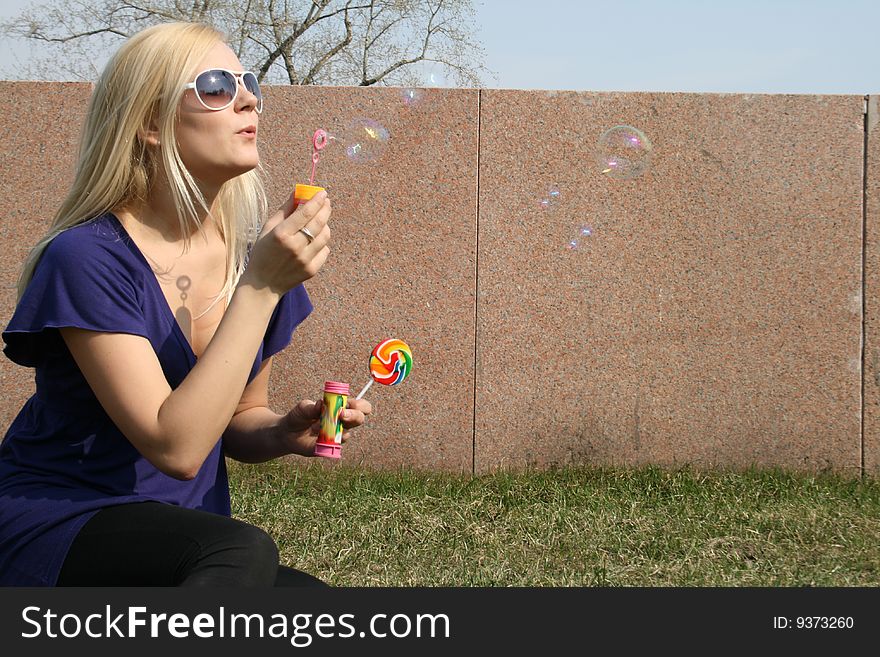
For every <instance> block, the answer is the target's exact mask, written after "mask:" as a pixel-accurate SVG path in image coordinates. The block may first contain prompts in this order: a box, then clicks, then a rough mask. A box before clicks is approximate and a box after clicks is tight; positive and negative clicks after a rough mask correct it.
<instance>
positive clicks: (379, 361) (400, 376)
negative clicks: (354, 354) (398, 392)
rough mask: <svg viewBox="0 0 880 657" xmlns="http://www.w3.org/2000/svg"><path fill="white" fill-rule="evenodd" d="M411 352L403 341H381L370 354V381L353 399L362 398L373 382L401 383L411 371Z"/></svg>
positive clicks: (384, 383) (385, 383)
mask: <svg viewBox="0 0 880 657" xmlns="http://www.w3.org/2000/svg"><path fill="white" fill-rule="evenodd" d="M412 363H413V359H412V351H411V350H410V348H409V345H408V344H407V343H406V342H404V341H403V340H397V339H395V338H389V339H388V340H383V341H382V342H380V343H379V344H377V345H376V346H375V347H374V348H373V353H372V354H370V377H371V378H370V380H369V381H368V382H367V385H365V386H364V388H363V390H361V391H360V392H359V393H358V396H357V397H355V399H360V398H361V397H363V396H364V395H365V394H366V393H367V390H369V389H370V386H371V385H373V381H378V382H379V383H381V384H382V385H386V386H396V385H397V384H398V383H402V382H403V380H404V379H405V378H406V377H407V376H409V373H410V372H411V371H412Z"/></svg>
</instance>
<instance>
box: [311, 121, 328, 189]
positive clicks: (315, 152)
mask: <svg viewBox="0 0 880 657" xmlns="http://www.w3.org/2000/svg"><path fill="white" fill-rule="evenodd" d="M328 139H329V137H328V135H327V131H326V130H323V129H321V128H318V129H317V130H315V134H314V135H312V174H311V175H310V176H309V184H310V185H314V184H315V170H316V169H317V168H318V159H319V158H320V155H319V151H321V150H323V149H324V147H325V146H326V145H327V141H328Z"/></svg>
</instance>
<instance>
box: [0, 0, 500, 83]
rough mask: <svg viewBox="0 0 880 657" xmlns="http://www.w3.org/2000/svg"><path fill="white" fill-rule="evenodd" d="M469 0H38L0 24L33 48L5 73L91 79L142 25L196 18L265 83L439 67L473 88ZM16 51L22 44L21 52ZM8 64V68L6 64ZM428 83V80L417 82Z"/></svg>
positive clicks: (402, 77)
mask: <svg viewBox="0 0 880 657" xmlns="http://www.w3.org/2000/svg"><path fill="white" fill-rule="evenodd" d="M472 5H473V0H370V1H368V0H44V4H42V5H40V6H38V7H35V8H31V9H28V10H25V11H23V12H21V13H20V14H19V15H17V16H16V17H14V18H12V19H10V20H7V21H5V22H2V23H0V39H6V40H9V41H12V40H16V41H19V42H22V43H23V44H27V45H29V46H30V50H31V51H32V52H34V53H36V55H37V57H33V58H32V59H31V61H30V62H29V63H28V66H25V67H22V66H20V65H19V64H18V63H13V64H12V66H9V64H8V63H6V64H4V65H2V66H0V70H2V71H3V72H4V73H7V74H8V73H13V74H14V75H16V76H18V77H21V76H22V75H24V76H35V75H40V76H44V77H46V79H71V77H72V78H74V79H93V78H94V76H95V75H96V74H97V69H98V68H99V64H101V63H102V60H105V59H106V58H107V57H108V56H109V54H110V53H111V52H112V51H113V50H115V49H116V48H117V47H118V46H119V44H120V43H121V41H122V40H123V39H125V38H128V37H129V36H131V35H132V34H134V33H136V32H138V31H140V30H142V29H143V28H145V27H147V26H150V25H155V24H158V23H163V22H168V21H196V22H203V23H208V24H210V25H213V26H215V27H217V28H218V29H219V30H221V31H222V32H224V33H225V34H226V35H227V39H228V43H229V44H230V47H231V48H233V50H234V51H235V53H236V55H237V56H238V58H239V59H240V60H241V62H242V65H243V66H244V67H245V68H247V69H249V70H253V71H255V72H256V73H257V75H258V77H259V79H260V80H261V81H269V82H276V83H277V82H282V81H283V82H285V83H288V84H342V85H363V86H369V85H374V84H404V83H405V84H411V83H416V84H418V83H419V82H420V81H421V80H424V77H425V71H424V66H425V65H427V64H435V65H436V66H442V67H443V68H444V69H445V70H446V71H447V72H449V73H450V74H452V75H453V76H454V77H455V78H456V80H457V81H458V82H459V83H465V84H469V85H475V86H478V85H479V84H480V83H481V79H482V77H483V75H485V74H489V75H492V74H491V72H489V71H488V70H487V69H486V68H485V66H484V64H483V51H482V49H481V48H480V46H479V44H477V43H476V42H475V40H474V34H475V29H474V27H473V25H472V24H471V22H470V21H471V19H472V17H473V14H474V11H473V6H472ZM19 50H20V49H19ZM4 67H5V70H3V68H4ZM419 86H425V85H423V84H422V85H419Z"/></svg>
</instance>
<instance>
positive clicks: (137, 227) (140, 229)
mask: <svg viewBox="0 0 880 657" xmlns="http://www.w3.org/2000/svg"><path fill="white" fill-rule="evenodd" d="M206 187H207V186H202V187H200V189H201V192H202V194H203V195H204V197H205V201H206V203H207V206H208V207H209V208H212V209H213V208H214V204H215V202H216V200H217V196H218V195H219V192H220V188H219V187H213V186H212V187H208V188H207V189H206ZM195 210H196V221H197V222H198V225H199V226H200V230H199V232H200V233H201V234H202V235H203V236H205V237H207V234H208V232H210V230H211V229H216V225H215V220H214V218H213V217H212V216H211V215H210V214H209V213H208V212H206V211H205V209H204V208H202V207H201V206H200V205H196V207H195ZM116 215H117V216H118V217H119V220H120V221H122V223H123V225H124V226H125V228H126V230H129V232H131V230H132V229H133V230H134V231H135V232H137V233H138V234H139V235H141V236H142V237H143V238H145V239H148V240H149V241H151V242H165V243H177V242H181V241H183V240H184V237H185V235H184V234H183V233H182V232H181V228H180V222H179V221H178V218H177V208H176V206H175V204H174V198H173V196H172V195H171V190H170V187H169V185H168V181H167V180H165V179H164V178H161V179H159V180H156V181H155V182H154V184H153V185H152V186H151V189H150V194H149V196H148V197H147V200H146V201H145V202H142V203H138V204H130V205H126V206H123V207H122V208H119V209H118V211H117V212H116Z"/></svg>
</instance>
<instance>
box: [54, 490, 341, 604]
mask: <svg viewBox="0 0 880 657" xmlns="http://www.w3.org/2000/svg"><path fill="white" fill-rule="evenodd" d="M58 586H233V587H244V586H247V587H271V586H326V584H324V582H322V581H321V580H319V579H317V578H316V577H313V576H311V575H308V574H306V573H302V572H299V571H298V570H294V569H293V568H288V567H286V566H280V565H279V564H278V547H277V546H276V545H275V541H274V540H272V537H271V536H269V535H268V534H267V533H266V532H264V531H263V530H262V529H260V528H258V527H254V526H253V525H249V524H247V523H245V522H241V521H240V520H235V519H234V518H227V517H226V516H221V515H217V514H215V513H208V512H206V511H196V510H194V509H183V508H181V507H178V506H172V505H170V504H161V503H159V502H137V503H134V504H120V505H118V506H111V507H107V508H105V509H101V510H100V511H98V513H96V514H95V515H94V516H93V517H92V518H90V519H89V521H88V522H87V523H86V524H85V526H84V527H83V528H82V530H80V532H79V534H77V537H76V539H74V541H73V545H71V547H70V551H69V552H68V553H67V557H66V558H65V560H64V565H63V566H62V568H61V574H60V576H59V577H58Z"/></svg>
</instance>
